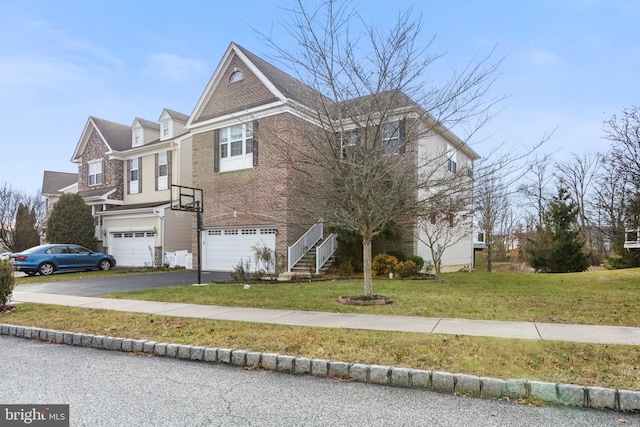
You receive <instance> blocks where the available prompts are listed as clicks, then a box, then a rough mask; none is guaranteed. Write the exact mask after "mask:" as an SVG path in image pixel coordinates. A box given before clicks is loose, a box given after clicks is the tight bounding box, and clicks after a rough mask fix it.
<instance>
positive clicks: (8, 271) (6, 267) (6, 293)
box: [0, 260, 16, 311]
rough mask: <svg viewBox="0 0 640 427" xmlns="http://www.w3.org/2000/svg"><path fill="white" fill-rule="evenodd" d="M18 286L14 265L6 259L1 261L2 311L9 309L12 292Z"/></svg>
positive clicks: (0, 303) (0, 302)
mask: <svg viewBox="0 0 640 427" xmlns="http://www.w3.org/2000/svg"><path fill="white" fill-rule="evenodd" d="M15 287H16V278H15V276H14V275H13V265H12V264H11V263H10V262H9V261H6V260H1V261H0V311H5V310H8V309H9V302H10V301H11V294H13V288H15Z"/></svg>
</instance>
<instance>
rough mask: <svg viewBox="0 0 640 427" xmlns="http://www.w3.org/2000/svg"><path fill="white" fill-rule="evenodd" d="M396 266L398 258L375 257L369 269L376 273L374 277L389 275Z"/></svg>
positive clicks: (389, 256) (387, 255) (388, 256)
mask: <svg viewBox="0 0 640 427" xmlns="http://www.w3.org/2000/svg"><path fill="white" fill-rule="evenodd" d="M397 266H398V258H396V257H394V256H393V255H389V254H379V255H376V256H375V258H373V261H372V262H371V269H372V270H373V271H374V272H375V273H376V275H380V274H389V273H391V272H393V271H395V270H396V267H397Z"/></svg>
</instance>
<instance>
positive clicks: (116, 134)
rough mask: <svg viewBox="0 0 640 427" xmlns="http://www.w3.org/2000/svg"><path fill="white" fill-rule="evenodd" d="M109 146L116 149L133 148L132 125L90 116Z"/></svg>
mask: <svg viewBox="0 0 640 427" xmlns="http://www.w3.org/2000/svg"><path fill="white" fill-rule="evenodd" d="M90 119H91V120H92V121H93V123H94V124H95V126H96V128H98V131H99V132H100V133H101V134H102V136H103V137H104V139H105V140H106V142H107V144H109V147H111V149H112V150H114V151H125V150H128V149H130V148H131V126H125V125H121V124H120V123H115V122H110V121H108V120H104V119H99V118H97V117H90Z"/></svg>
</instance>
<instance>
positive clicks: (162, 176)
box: [156, 151, 169, 190]
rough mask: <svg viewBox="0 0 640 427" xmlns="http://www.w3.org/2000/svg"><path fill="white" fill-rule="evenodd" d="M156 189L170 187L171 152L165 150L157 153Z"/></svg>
mask: <svg viewBox="0 0 640 427" xmlns="http://www.w3.org/2000/svg"><path fill="white" fill-rule="evenodd" d="M156 156H157V157H156V162H157V165H158V166H157V168H156V177H157V185H156V190H167V189H168V188H169V152H168V151H163V152H161V153H158V154H157V155H156Z"/></svg>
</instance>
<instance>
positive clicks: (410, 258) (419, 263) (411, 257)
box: [407, 255, 424, 273]
mask: <svg viewBox="0 0 640 427" xmlns="http://www.w3.org/2000/svg"><path fill="white" fill-rule="evenodd" d="M407 261H413V263H414V264H415V265H416V273H419V272H420V271H422V267H424V258H422V257H421V256H418V255H409V256H408V257H407Z"/></svg>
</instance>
